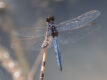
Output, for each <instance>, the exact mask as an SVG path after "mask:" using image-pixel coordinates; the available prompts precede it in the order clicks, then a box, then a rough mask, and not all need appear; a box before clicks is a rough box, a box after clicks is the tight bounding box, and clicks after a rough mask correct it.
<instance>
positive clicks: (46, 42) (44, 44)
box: [41, 40, 49, 48]
mask: <svg viewBox="0 0 107 80" xmlns="http://www.w3.org/2000/svg"><path fill="white" fill-rule="evenodd" d="M48 45H49V40H44V41H43V44H42V45H41V47H42V48H46V47H48Z"/></svg>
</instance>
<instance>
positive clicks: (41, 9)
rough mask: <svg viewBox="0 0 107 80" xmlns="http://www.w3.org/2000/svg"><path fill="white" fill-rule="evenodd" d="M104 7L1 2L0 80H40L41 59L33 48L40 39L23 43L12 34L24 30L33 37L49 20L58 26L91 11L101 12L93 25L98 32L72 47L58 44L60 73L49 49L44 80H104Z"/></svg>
mask: <svg viewBox="0 0 107 80" xmlns="http://www.w3.org/2000/svg"><path fill="white" fill-rule="evenodd" d="M106 7H107V1H106V0H0V80H38V79H39V73H40V66H41V65H40V64H41V58H42V55H41V54H39V52H40V51H39V50H38V51H36V46H38V45H39V46H40V43H42V41H43V38H42V39H37V38H33V39H32V38H27V39H26V38H25V37H23V34H22V35H21V33H20V32H19V33H20V34H19V35H20V36H17V35H15V33H13V31H16V32H17V31H19V30H22V29H23V30H26V32H28V33H31V32H32V33H31V35H34V34H33V33H34V31H35V29H36V28H40V29H42V28H44V30H45V28H46V23H45V18H46V17H48V16H55V18H56V24H58V23H60V22H62V21H65V20H68V19H71V18H75V17H77V16H79V15H81V14H83V13H85V12H87V11H89V10H93V9H97V10H99V11H100V12H101V15H100V16H99V17H98V18H97V19H96V20H95V21H94V22H96V24H97V26H100V29H98V30H97V31H95V32H93V33H92V34H91V35H88V36H87V37H85V38H83V39H81V40H79V41H77V42H76V43H74V44H68V45H61V44H60V48H61V53H62V64H63V71H62V72H60V71H59V70H58V66H57V64H56V58H55V54H54V50H53V48H50V49H49V50H48V53H47V64H46V69H45V78H44V80H65V79H66V80H106V79H107V42H106V41H107V35H106V34H107V27H106V21H107V17H106V14H107V9H106ZM23 30H22V32H23ZM26 32H25V34H27V33H26ZM74 36H75V35H74ZM36 43H37V45H36ZM38 43H39V44H38ZM34 44H35V45H34ZM23 45H24V46H23Z"/></svg>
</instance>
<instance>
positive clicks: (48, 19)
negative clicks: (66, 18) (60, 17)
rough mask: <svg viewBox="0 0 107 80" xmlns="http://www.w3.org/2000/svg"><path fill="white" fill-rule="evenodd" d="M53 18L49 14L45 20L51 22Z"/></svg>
mask: <svg viewBox="0 0 107 80" xmlns="http://www.w3.org/2000/svg"><path fill="white" fill-rule="evenodd" d="M54 20H55V18H54V17H53V16H49V17H47V18H46V22H48V23H51V22H54Z"/></svg>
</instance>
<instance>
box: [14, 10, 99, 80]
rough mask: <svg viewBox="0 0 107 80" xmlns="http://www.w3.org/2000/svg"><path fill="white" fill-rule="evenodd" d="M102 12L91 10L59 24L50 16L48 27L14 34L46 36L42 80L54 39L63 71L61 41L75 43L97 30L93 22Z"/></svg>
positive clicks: (59, 63)
mask: <svg viewBox="0 0 107 80" xmlns="http://www.w3.org/2000/svg"><path fill="white" fill-rule="evenodd" d="M100 14H101V12H100V11H99V10H91V11H88V12H86V13H84V14H82V15H80V16H78V17H76V18H73V19H70V20H67V21H64V22H61V23H59V24H58V25H57V24H55V18H54V17H53V16H50V17H48V18H46V23H47V27H46V29H34V32H33V31H29V29H28V31H24V30H19V31H18V32H17V31H15V32H14V34H16V35H18V36H21V37H22V36H23V37H26V38H36V39H37V38H41V37H44V36H45V39H44V41H43V42H42V45H41V47H42V49H43V50H44V52H43V61H42V66H41V72H40V80H43V77H44V68H45V63H46V53H47V48H49V47H50V46H51V45H52V44H51V43H52V41H53V45H54V51H55V55H56V60H57V64H58V67H59V70H60V71H62V60H61V51H60V47H59V43H62V44H67V43H70V42H72V43H73V42H75V41H78V40H79V38H80V39H82V38H83V37H84V36H87V34H89V33H91V32H93V31H94V30H96V29H97V28H96V27H93V25H92V24H94V23H92V21H93V20H95V19H96V18H97V17H98V16H99V15H100ZM73 31H74V33H73ZM75 31H76V34H77V35H78V36H76V37H74V35H75ZM81 32H84V33H82V34H81ZM72 33H73V34H72ZM44 34H45V35H44ZM71 36H73V37H71ZM73 38H74V39H73ZM39 41H40V40H39ZM39 45H40V44H39ZM38 48H40V46H39V47H38V45H36V48H35V46H34V48H33V49H35V50H36V49H37V50H39V49H38ZM40 49H41V48H40Z"/></svg>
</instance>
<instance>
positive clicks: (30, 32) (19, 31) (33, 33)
mask: <svg viewBox="0 0 107 80" xmlns="http://www.w3.org/2000/svg"><path fill="white" fill-rule="evenodd" d="M45 32H46V27H21V28H20V27H17V28H15V29H14V30H13V32H12V33H13V34H14V35H16V36H18V37H20V38H26V39H27V38H39V37H43V36H44V35H45Z"/></svg>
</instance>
